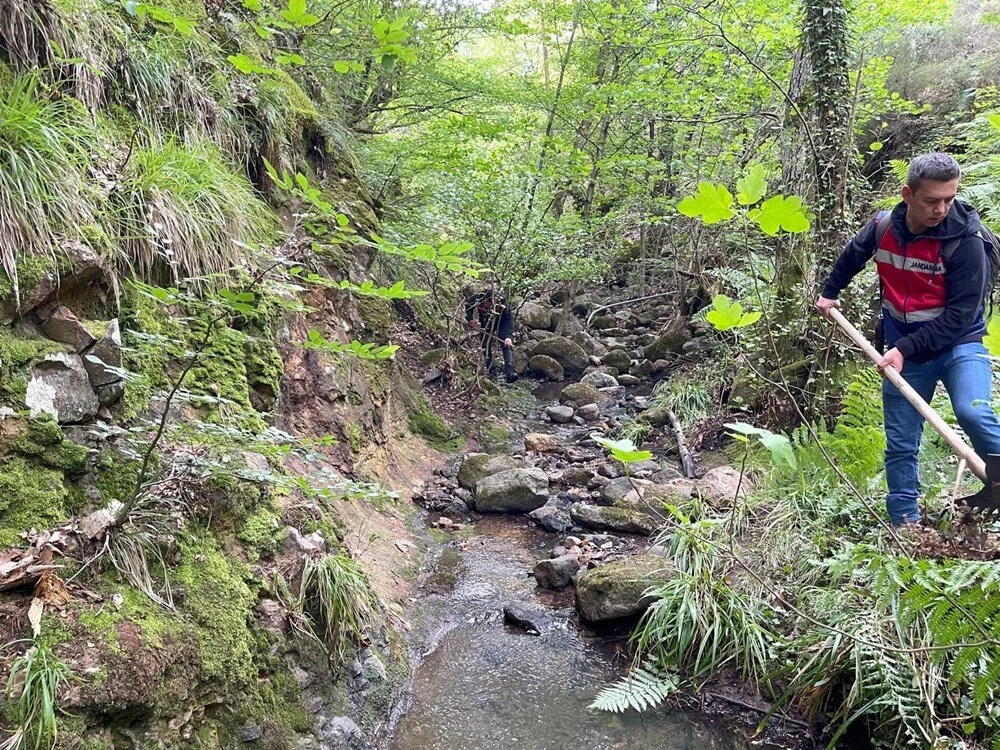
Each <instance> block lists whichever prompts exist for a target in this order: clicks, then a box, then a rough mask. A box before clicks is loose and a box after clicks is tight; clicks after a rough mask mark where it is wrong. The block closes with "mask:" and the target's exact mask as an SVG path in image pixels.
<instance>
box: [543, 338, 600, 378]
mask: <svg viewBox="0 0 1000 750" xmlns="http://www.w3.org/2000/svg"><path fill="white" fill-rule="evenodd" d="M539 354H544V355H546V356H548V357H552V359H554V360H555V361H556V362H558V363H559V364H560V365H562V368H563V370H564V371H565V372H566V373H567V374H569V375H579V374H580V373H582V372H583V371H584V370H586V369H587V367H589V366H590V357H588V356H587V352H585V351H584V350H583V347H582V346H580V345H579V344H578V343H576V342H575V341H572V340H571V339H568V338H566V337H565V336H549V337H548V338H545V339H542V340H541V341H539V342H538V343H537V344H535V348H534V350H533V352H532V355H533V356H537V355H539Z"/></svg>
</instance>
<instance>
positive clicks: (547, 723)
mask: <svg viewBox="0 0 1000 750" xmlns="http://www.w3.org/2000/svg"><path fill="white" fill-rule="evenodd" d="M554 540H555V537H554V536H553V535H548V534H544V533H543V532H538V531H535V530H533V529H530V528H528V527H527V524H526V522H525V521H524V519H514V518H500V517H488V518H485V519H483V520H480V521H479V522H478V523H477V525H476V533H475V535H474V536H473V537H472V538H471V539H470V540H469V545H468V548H467V549H466V550H465V551H463V552H462V558H461V564H460V567H459V569H458V572H457V577H456V580H455V585H454V588H452V589H451V591H448V592H444V593H437V594H431V595H430V596H428V597H426V598H425V599H424V600H423V601H422V602H421V603H420V607H421V608H423V611H424V615H425V617H426V618H427V619H428V620H429V621H434V620H435V619H436V621H437V622H439V623H442V624H441V626H440V627H438V628H437V630H436V632H435V633H434V634H433V635H432V636H431V638H430V640H431V646H430V650H431V652H430V653H429V654H428V655H427V656H426V658H425V659H424V660H423V662H422V663H421V664H420V665H419V666H418V668H417V670H416V674H415V677H414V683H413V695H412V704H411V705H410V707H409V710H408V711H407V712H406V714H405V715H404V716H403V717H402V719H401V720H400V721H399V724H398V725H397V729H396V732H395V735H394V738H393V740H392V741H391V742H390V744H389V747H390V748H391V750H479V749H482V750H486V748H489V749H490V750H496V749H497V748H518V750H549V749H555V748H571V747H580V748H589V749H591V750H613V749H614V750H617V749H618V748H629V749H630V750H631V749H633V748H634V749H635V750H644V749H645V748H650V749H653V748H656V749H657V750H709V749H710V748H711V749H715V748H750V747H758V748H759V747H762V746H765V747H766V745H762V744H761V743H760V742H759V741H758V742H753V743H752V742H751V741H750V740H749V739H748V737H749V735H751V734H752V731H753V727H752V726H748V725H746V723H741V722H739V721H737V720H735V719H734V720H729V721H723V722H717V721H714V720H710V719H706V718H705V717H703V716H702V717H698V716H695V715H692V714H689V713H685V712H682V711H678V710H673V711H671V710H666V709H663V710H659V711H654V712H650V713H646V714H641V715H640V714H636V713H635V712H629V713H628V714H627V715H624V716H623V715H616V714H608V713H601V712H594V711H588V710H587V706H588V705H589V703H590V702H591V701H592V700H593V698H594V695H595V694H596V693H597V691H598V690H599V688H600V687H601V686H602V685H604V684H606V683H608V682H610V681H613V680H615V679H617V678H618V677H620V676H621V675H622V674H623V673H624V670H625V668H626V667H627V662H626V659H625V658H624V657H622V656H621V655H620V653H619V652H618V651H617V649H616V648H615V646H614V644H613V643H605V642H603V641H602V639H600V638H598V637H597V636H595V635H594V634H591V633H589V632H588V631H587V630H586V629H583V628H581V627H580V625H579V623H578V622H577V621H576V618H575V612H574V609H573V600H572V593H571V592H572V589H570V590H569V591H570V593H569V594H561V595H554V594H553V592H541V591H539V590H536V588H535V582H534V579H533V578H531V577H530V570H531V566H532V565H533V563H534V562H535V561H536V560H538V559H540V558H542V557H544V556H547V552H548V549H549V548H550V547H551V546H552V545H553V543H554ZM536 592H537V593H536ZM512 603H517V604H522V605H525V606H528V607H531V608H533V609H536V610H540V611H543V612H545V613H546V614H547V615H548V616H549V617H550V619H551V621H552V625H551V627H550V628H549V629H547V630H546V631H545V632H543V633H542V634H541V635H540V636H534V635H528V634H526V633H525V632H524V631H523V630H520V629H516V628H514V627H511V626H508V625H505V624H504V622H503V614H502V609H503V607H504V605H508V604H512Z"/></svg>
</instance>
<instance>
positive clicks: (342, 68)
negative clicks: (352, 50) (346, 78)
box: [333, 60, 351, 74]
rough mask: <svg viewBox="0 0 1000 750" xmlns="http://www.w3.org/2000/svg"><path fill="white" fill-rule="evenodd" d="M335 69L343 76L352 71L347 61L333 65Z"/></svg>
mask: <svg viewBox="0 0 1000 750" xmlns="http://www.w3.org/2000/svg"><path fill="white" fill-rule="evenodd" d="M333 69H334V70H335V71H337V72H338V73H341V74H344V73H348V72H350V70H351V64H350V63H349V62H347V60H337V61H336V62H335V63H334V64H333Z"/></svg>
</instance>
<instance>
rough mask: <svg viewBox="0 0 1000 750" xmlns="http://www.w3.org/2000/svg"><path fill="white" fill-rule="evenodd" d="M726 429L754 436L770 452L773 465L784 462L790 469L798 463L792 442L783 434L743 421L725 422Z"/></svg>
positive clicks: (738, 433)
mask: <svg viewBox="0 0 1000 750" xmlns="http://www.w3.org/2000/svg"><path fill="white" fill-rule="evenodd" d="M726 429H728V430H732V431H733V432H735V433H737V435H746V436H748V437H756V438H757V439H758V440H759V441H760V443H761V445H763V446H764V447H765V448H767V449H768V451H769V452H770V453H771V461H772V462H773V463H774V464H775V465H779V464H785V465H787V466H788V468H790V469H795V468H796V466H797V465H798V464H797V462H796V460H795V451H794V449H793V448H792V443H791V441H790V440H789V439H788V438H787V437H785V436H784V435H777V434H775V433H773V432H771V431H770V430H765V429H764V428H763V427H754V426H753V425H749V424H746V423H745V422H729V423H727V424H726ZM733 437H735V436H733Z"/></svg>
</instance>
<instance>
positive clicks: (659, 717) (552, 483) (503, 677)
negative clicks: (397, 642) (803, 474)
mask: <svg viewBox="0 0 1000 750" xmlns="http://www.w3.org/2000/svg"><path fill="white" fill-rule="evenodd" d="M596 372H598V374H600V373H599V371H596ZM593 374H594V373H591V374H590V375H588V376H585V379H587V378H589V382H585V383H573V384H570V385H569V386H566V387H562V386H561V385H560V386H558V387H552V386H551V385H550V386H548V387H542V388H538V389H536V394H537V398H538V400H537V402H536V403H535V405H534V407H533V408H532V409H531V410H530V411H529V413H528V414H526V415H524V418H523V420H522V423H521V425H520V426H521V428H522V430H521V432H522V434H521V435H520V436H517V437H515V438H513V440H512V445H511V448H510V450H509V451H508V452H505V453H498V454H485V453H471V454H466V455H464V456H462V457H461V458H460V459H459V460H458V461H457V462H455V464H454V465H452V466H451V467H450V468H446V469H443V470H441V471H439V472H438V474H437V475H436V476H435V477H434V478H433V479H432V480H431V481H430V482H428V483H426V484H425V485H424V486H423V487H421V488H419V489H418V491H417V492H416V493H415V500H416V501H417V502H419V503H420V504H421V505H423V506H424V507H425V508H427V511H428V512H427V516H426V518H427V521H428V522H429V523H430V524H431V526H433V527H435V528H436V529H438V530H439V531H437V532H435V533H436V534H438V535H439V537H440V538H441V539H443V541H442V542H441V545H442V546H441V550H440V553H439V554H438V556H437V559H436V561H435V563H434V564H433V565H431V566H430V567H429V568H428V570H427V571H425V573H424V575H423V577H422V586H421V591H422V594H421V596H420V597H419V598H418V599H417V600H416V602H415V603H414V607H413V616H412V620H413V623H414V631H413V639H414V643H415V646H416V648H415V650H416V652H417V653H419V654H421V657H420V660H419V663H418V664H417V665H416V669H415V674H414V678H413V683H412V689H411V691H410V698H409V700H408V701H406V702H405V704H404V705H403V706H402V707H401V710H400V712H399V713H400V716H399V718H398V722H397V723H396V728H395V732H394V734H393V736H392V739H391V740H390V741H389V742H388V744H387V745H386V746H387V747H389V748H392V750H418V749H419V750H430V749H432V748H459V747H461V748H487V747H488V748H496V747H513V746H517V747H521V748H539V749H541V748H557V747H567V746H571V745H573V746H580V747H589V748H626V747H627V748H654V747H655V748H723V747H725V748H740V747H748V748H749V747H751V746H753V747H761V746H765V747H767V746H773V747H790V746H797V744H798V743H797V742H796V741H795V740H794V739H793V738H790V737H789V738H781V739H787V740H788V741H787V742H785V741H780V742H778V743H777V744H774V745H767V744H766V743H762V741H761V739H760V738H759V737H758V738H752V737H753V734H754V730H755V728H756V724H757V722H758V721H759V720H760V718H761V714H759V713H757V712H755V711H749V712H747V711H746V710H741V709H740V708H738V707H734V704H732V703H728V704H727V703H721V702H720V703H718V705H717V706H715V710H714V711H708V712H698V711H694V712H692V711H690V710H682V709H681V708H680V707H679V705H678V704H677V703H672V704H670V707H664V708H661V709H659V710H656V711H652V712H648V713H645V714H641V715H640V714H636V713H634V712H633V713H629V714H625V715H619V714H608V713H600V712H595V711H592V710H589V709H588V706H589V705H590V703H591V702H592V701H593V699H594V697H595V695H596V694H597V692H598V690H599V689H600V688H601V687H602V686H604V685H605V684H607V683H608V682H611V681H614V680H616V679H618V678H620V677H621V676H623V675H624V674H626V673H627V671H628V665H629V657H628V655H627V653H626V652H627V646H626V644H625V641H626V639H627V636H628V633H629V630H630V627H631V625H632V624H634V622H635V619H636V618H637V617H638V616H639V615H640V614H641V612H642V611H643V609H644V608H645V607H646V606H648V603H649V602H648V598H645V597H644V596H643V592H644V591H645V590H646V589H647V588H648V587H649V586H650V585H652V584H654V583H655V582H656V581H657V580H661V577H662V576H663V575H665V574H666V573H665V568H666V562H667V561H666V559H665V558H664V557H662V556H660V555H659V554H658V553H659V550H658V548H657V547H656V545H655V543H653V541H651V539H650V535H651V534H652V533H653V532H654V530H655V529H656V528H657V526H658V525H659V524H660V519H659V518H658V517H657V511H656V508H657V507H658V506H659V503H660V501H662V500H664V499H669V497H670V496H671V495H678V496H681V495H683V496H690V495H691V494H692V493H695V492H697V493H699V494H700V495H701V496H702V497H703V498H704V499H705V501H706V502H716V501H718V502H724V501H725V500H726V499H731V498H732V497H733V494H734V493H735V492H736V491H737V489H738V485H739V475H738V473H737V472H735V471H734V470H733V469H732V468H730V467H725V466H723V467H717V468H714V469H712V470H710V471H708V472H707V473H705V474H704V475H703V476H702V477H700V478H698V479H689V478H685V477H683V476H681V474H680V472H678V471H677V470H676V469H675V468H673V467H671V466H669V465H667V464H663V463H660V462H657V461H649V462H644V463H643V464H639V465H635V466H633V467H632V470H631V471H630V474H632V476H631V477H624V476H622V475H621V468H620V465H616V464H615V463H614V462H612V461H611V460H609V459H608V458H607V457H606V456H605V455H604V452H603V450H602V449H601V448H600V447H599V446H597V445H596V444H595V443H594V441H593V440H592V439H591V438H590V434H591V432H592V431H594V430H597V431H601V430H610V429H611V427H612V426H613V425H614V424H615V423H617V422H618V421H620V419H621V418H623V417H624V416H625V415H627V414H634V413H636V412H637V411H642V410H644V409H647V408H648V407H649V402H648V399H646V398H645V397H644V396H639V395H635V394H634V393H630V392H628V389H626V388H625V387H623V386H621V385H620V384H618V383H617V382H613V381H614V380H615V379H614V378H613V377H612V378H611V381H612V382H608V381H604V380H602V381H601V382H597V379H596V378H595V377H592V375H593ZM580 386H586V388H585V389H582V388H580ZM584 390H585V391H586V393H584ZM567 392H568V394H567ZM577 394H582V395H580V396H579V397H578V396H577ZM594 394H596V395H594ZM737 703H738V702H737Z"/></svg>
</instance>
